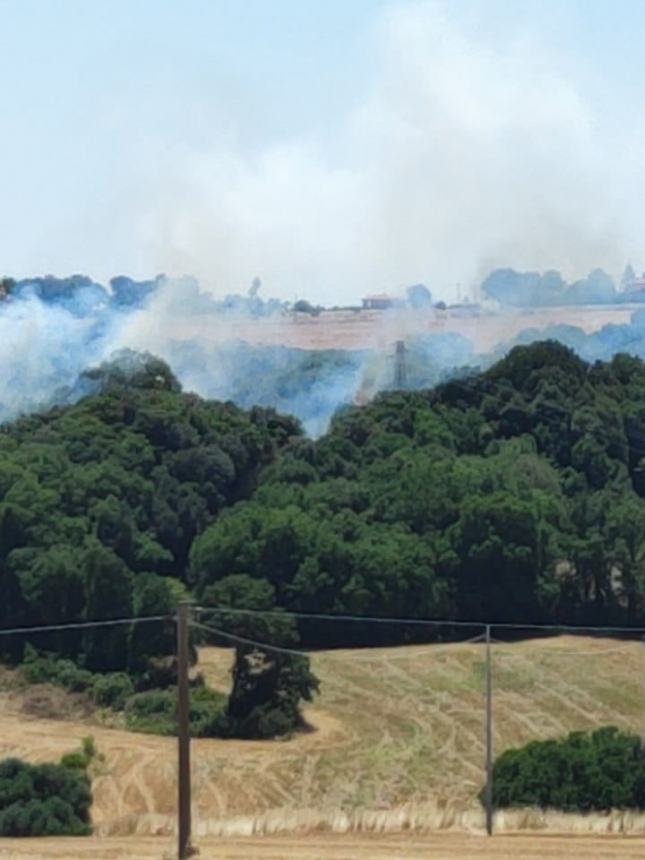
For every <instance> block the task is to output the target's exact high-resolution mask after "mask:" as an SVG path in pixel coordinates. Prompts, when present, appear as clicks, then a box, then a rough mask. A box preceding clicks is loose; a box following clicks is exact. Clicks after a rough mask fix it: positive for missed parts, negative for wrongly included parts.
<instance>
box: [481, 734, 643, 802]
mask: <svg viewBox="0 0 645 860" xmlns="http://www.w3.org/2000/svg"><path fill="white" fill-rule="evenodd" d="M480 799H483V792H482V795H481V797H480ZM493 803H494V805H495V806H496V807H497V808H502V807H508V806H540V807H543V808H545V807H552V808H555V809H561V810H563V811H567V812H589V811H592V810H608V809H645V744H644V743H643V741H642V740H641V739H640V738H639V737H637V736H636V735H631V734H627V733H625V732H620V731H619V730H618V729H617V728H614V727H612V726H608V727H605V728H601V729H598V730H596V731H594V732H572V733H571V734H570V735H568V736H567V737H566V738H564V739H561V740H550V741H534V742H532V743H530V744H527V745H526V746H525V747H521V748H520V749H512V750H507V751H506V752H505V753H502V755H501V756H499V758H498V759H497V761H496V762H495V765H494V767H493Z"/></svg>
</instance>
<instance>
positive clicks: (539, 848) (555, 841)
mask: <svg viewBox="0 0 645 860" xmlns="http://www.w3.org/2000/svg"><path fill="white" fill-rule="evenodd" d="M198 848H199V855H198V856H199V858H200V860H642V857H643V856H645V839H637V838H634V837H610V836H605V837H574V836H568V837H562V836H561V837H554V836H537V837H536V836H533V835H531V836H522V835H514V836H496V837H494V838H493V839H492V840H491V839H487V838H486V837H484V836H468V835H464V834H459V833H440V834H434V835H432V836H423V837H417V836H410V835H408V836H392V835H388V836H379V835H371V836H370V835H364V836H338V835H335V834H319V835H311V836H306V837H301V838H299V837H293V836H289V837H277V836H266V837H262V838H255V839H253V838H246V839H221V840H220V839H213V838H212V837H211V838H209V839H207V840H201V841H200V842H199V845H198ZM174 850H175V849H174V844H173V843H172V842H169V841H168V840H167V839H166V840H164V839H161V838H157V839H155V838H150V837H147V838H146V837H141V838H136V837H132V838H130V839H127V838H123V837H117V838H114V837H112V838H99V839H96V838H93V837H92V838H89V839H23V840H17V839H2V840H0V858H3V860H50V858H51V860H170V858H172V857H176V853H174V854H173V851H174Z"/></svg>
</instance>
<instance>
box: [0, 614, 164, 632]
mask: <svg viewBox="0 0 645 860" xmlns="http://www.w3.org/2000/svg"><path fill="white" fill-rule="evenodd" d="M152 621H174V616H173V615H143V616H141V615H140V616H135V617H133V618H109V619H103V620H97V621H70V622H69V623H65V624H41V625H38V626H35V627H0V636H14V635H19V634H23V633H53V632H55V631H57V630H84V629H86V628H90V627H110V626H115V625H118V624H146V623H148V622H152Z"/></svg>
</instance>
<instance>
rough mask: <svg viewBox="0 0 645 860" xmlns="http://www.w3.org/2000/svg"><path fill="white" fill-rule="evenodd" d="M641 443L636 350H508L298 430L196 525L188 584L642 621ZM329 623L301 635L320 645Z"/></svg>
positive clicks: (375, 610) (643, 372)
mask: <svg viewBox="0 0 645 860" xmlns="http://www.w3.org/2000/svg"><path fill="white" fill-rule="evenodd" d="M644 458H645V365H644V364H643V363H642V362H641V361H640V360H638V359H633V358H629V357H627V356H617V357H616V358H614V359H613V360H612V361H611V362H609V363H606V364H600V363H599V364H596V365H593V366H592V365H587V364H585V363H584V362H583V361H581V360H580V359H578V358H577V357H576V356H575V354H574V353H573V352H571V351H570V350H568V349H566V348H564V347H562V346H560V345H559V344H557V343H554V342H546V343H538V344H534V345H532V346H529V347H518V348H516V349H514V350H513V351H512V352H511V353H510V354H509V355H508V357H507V358H505V359H504V360H502V361H500V362H499V363H498V364H497V365H495V366H494V367H492V368H491V369H490V370H488V371H486V372H484V373H482V374H479V375H476V376H473V377H472V378H466V379H461V380H458V381H452V382H450V383H447V384H445V385H442V386H440V387H438V388H435V389H433V390H431V391H426V392H415V393H407V392H394V393H389V394H383V395H380V396H379V397H377V398H376V400H375V401H374V402H373V403H372V404H370V405H369V406H366V407H364V408H362V409H358V408H355V409H349V410H347V411H345V412H344V413H343V414H341V415H338V416H337V417H336V419H335V420H334V422H333V424H332V427H331V429H330V431H329V433H327V435H325V436H324V437H323V438H321V439H320V440H318V441H312V440H310V439H298V438H296V439H293V440H292V441H291V442H290V444H289V445H287V446H286V447H285V448H284V449H283V450H282V452H281V454H280V457H279V458H278V459H277V461H276V462H274V463H273V464H272V465H270V466H268V467H267V468H266V469H265V470H264V471H263V473H262V476H261V480H260V485H259V487H258V490H257V492H256V493H255V495H254V497H253V499H252V500H250V501H248V502H245V503H244V504H240V505H237V506H236V507H234V508H233V509H232V510H230V511H227V512H226V513H225V514H224V515H223V516H221V517H220V518H219V519H218V520H217V521H216V522H215V523H213V524H212V525H210V526H209V527H208V528H207V529H206V530H205V531H204V532H203V534H201V535H200V536H199V537H198V538H197V539H196V540H195V542H194V544H193V547H192V551H191V556H190V583H191V585H192V586H193V587H194V589H195V591H196V593H197V594H198V595H199V596H200V599H202V600H203V601H204V602H206V603H213V604H216V603H217V600H215V599H213V598H214V597H216V595H213V593H212V589H213V583H217V584H218V588H220V589H221V588H222V583H224V582H226V579H227V577H231V576H237V577H240V578H241V577H243V578H253V579H260V580H263V581H265V582H266V583H268V584H270V585H271V587H272V588H273V589H274V590H275V594H276V602H277V603H278V604H279V605H280V606H284V607H288V608H289V609H292V610H298V611H303V612H311V611H315V612H330V613H342V612H349V613H357V614H375V615H384V614H387V615H395V616H396V615H400V616H411V617H416V618H454V619H463V620H473V621H474V620H481V621H498V622H517V623H527V624H528V623H537V622H554V623H578V624H621V625H624V624H642V623H643V620H644V607H645V502H644V501H643V494H645V475H644V472H643V464H644V463H645V459H644ZM237 582H238V589H237V590H238V592H239V589H240V587H241V581H240V580H239V579H238V581H237ZM328 629H329V628H328V627H324V626H314V625H312V624H310V623H307V624H306V625H305V626H303V628H302V630H301V633H302V636H303V638H304V639H305V640H306V641H310V642H311V644H322V643H324V642H327V641H328V638H329V637H328V635H327V634H326V631H327V630H328ZM434 632H436V631H434ZM330 635H331V636H333V637H334V641H338V639H339V638H340V639H349V638H350V637H351V636H354V637H356V636H359V637H360V638H361V640H365V639H366V637H369V641H374V640H375V639H378V640H382V639H383V637H389V638H390V639H391V638H392V637H394V638H397V637H400V636H401V635H403V634H402V630H401V629H398V628H394V629H393V630H392V629H390V628H383V627H382V628H374V627H371V628H370V629H369V631H368V630H367V629H361V630H360V631H357V630H356V628H355V627H352V628H349V627H347V626H345V627H343V626H340V625H336V626H335V628H334V630H333V633H332V634H330ZM406 635H410V631H409V630H408V631H407V633H406ZM417 635H421V636H424V635H425V636H426V637H427V636H429V635H432V633H431V631H421V632H419V631H417Z"/></svg>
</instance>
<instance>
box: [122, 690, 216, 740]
mask: <svg viewBox="0 0 645 860" xmlns="http://www.w3.org/2000/svg"><path fill="white" fill-rule="evenodd" d="M226 702H227V697H226V696H225V695H223V694H222V693H218V692H216V691H214V690H210V689H208V688H207V687H205V686H197V687H194V688H193V689H192V690H191V694H190V728H191V734H192V736H193V737H217V736H222V735H223V734H225V732H224V731H223V727H224V725H225V722H226V720H225V709H226ZM125 716H126V725H127V727H128V728H129V729H131V730H132V731H138V732H147V733H150V734H159V735H174V734H176V731H177V692H176V690H174V689H171V690H149V691H148V692H145V693H136V694H135V695H134V696H132V697H131V698H130V699H128V702H127V704H126V706H125Z"/></svg>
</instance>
